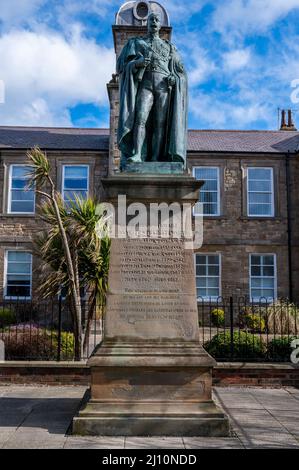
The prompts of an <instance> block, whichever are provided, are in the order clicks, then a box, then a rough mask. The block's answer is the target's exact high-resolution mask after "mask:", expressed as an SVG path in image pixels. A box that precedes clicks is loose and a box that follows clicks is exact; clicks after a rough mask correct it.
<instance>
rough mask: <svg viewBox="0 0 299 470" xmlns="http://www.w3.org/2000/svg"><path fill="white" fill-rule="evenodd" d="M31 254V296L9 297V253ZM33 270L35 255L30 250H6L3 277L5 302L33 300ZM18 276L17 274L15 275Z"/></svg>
mask: <svg viewBox="0 0 299 470" xmlns="http://www.w3.org/2000/svg"><path fill="white" fill-rule="evenodd" d="M10 252H12V253H29V254H30V295H29V296H11V295H7V284H8V283H7V276H8V272H7V268H8V253H10ZM32 268H33V255H32V252H31V251H30V250H26V249H25V250H24V249H20V250H16V249H11V248H9V249H6V250H5V253H4V276H3V294H4V295H3V298H4V299H5V300H31V299H32ZM14 274H16V273H14ZM23 274H24V273H20V274H16V275H23Z"/></svg>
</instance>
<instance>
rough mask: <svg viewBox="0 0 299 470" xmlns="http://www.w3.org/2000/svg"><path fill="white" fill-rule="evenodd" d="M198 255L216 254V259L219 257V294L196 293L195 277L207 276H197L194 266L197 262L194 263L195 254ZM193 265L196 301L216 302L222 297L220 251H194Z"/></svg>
mask: <svg viewBox="0 0 299 470" xmlns="http://www.w3.org/2000/svg"><path fill="white" fill-rule="evenodd" d="M197 255H199V256H218V259H219V276H218V279H219V293H218V294H219V295H217V297H216V296H209V297H207V296H199V297H198V295H197V289H198V287H197V283H196V279H197V278H198V277H207V276H198V275H197V274H196V266H197V263H196V256H197ZM194 265H195V266H194V267H195V287H196V300H197V302H199V301H201V300H203V302H217V301H218V299H219V298H221V297H222V256H221V253H215V252H214V253H211V252H208V253H207V252H204V253H203V252H200V251H199V252H197V253H194ZM209 277H216V276H209Z"/></svg>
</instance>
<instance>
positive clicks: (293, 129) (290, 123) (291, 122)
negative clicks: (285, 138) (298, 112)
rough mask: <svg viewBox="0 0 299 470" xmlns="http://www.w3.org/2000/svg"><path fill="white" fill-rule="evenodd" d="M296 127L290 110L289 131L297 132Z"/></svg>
mask: <svg viewBox="0 0 299 470" xmlns="http://www.w3.org/2000/svg"><path fill="white" fill-rule="evenodd" d="M296 130H297V129H296V127H295V125H294V122H293V113H292V110H291V109H288V131H296Z"/></svg>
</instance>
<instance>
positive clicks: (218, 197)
mask: <svg viewBox="0 0 299 470" xmlns="http://www.w3.org/2000/svg"><path fill="white" fill-rule="evenodd" d="M202 168H203V169H207V168H210V169H211V170H217V213H216V214H198V213H196V211H195V206H194V207H193V215H194V216H195V217H196V216H200V217H219V216H220V215H221V209H220V196H221V192H220V168H219V166H210V165H197V166H194V167H192V174H193V177H194V178H195V179H196V176H195V173H196V170H199V169H202ZM198 181H200V180H198ZM201 190H202V188H200V190H199V191H201ZM198 202H200V203H201V204H202V208H203V206H204V203H203V202H202V201H200V200H199V201H198Z"/></svg>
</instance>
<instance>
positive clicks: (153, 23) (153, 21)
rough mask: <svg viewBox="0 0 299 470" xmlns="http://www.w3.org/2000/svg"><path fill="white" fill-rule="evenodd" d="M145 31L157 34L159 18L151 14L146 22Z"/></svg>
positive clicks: (159, 24)
mask: <svg viewBox="0 0 299 470" xmlns="http://www.w3.org/2000/svg"><path fill="white" fill-rule="evenodd" d="M147 29H148V31H149V32H150V33H157V32H159V31H160V29H161V23H160V18H159V16H158V15H155V14H154V13H152V14H151V15H149V17H148V20H147Z"/></svg>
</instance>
